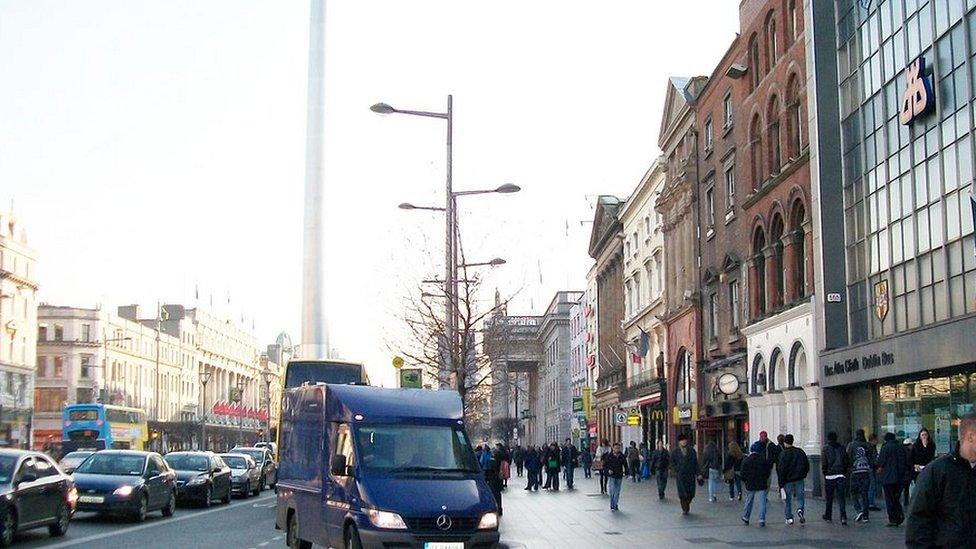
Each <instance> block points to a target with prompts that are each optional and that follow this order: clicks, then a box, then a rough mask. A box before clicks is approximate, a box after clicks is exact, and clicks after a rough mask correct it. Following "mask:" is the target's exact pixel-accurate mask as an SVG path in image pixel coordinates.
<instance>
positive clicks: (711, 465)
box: [700, 440, 722, 503]
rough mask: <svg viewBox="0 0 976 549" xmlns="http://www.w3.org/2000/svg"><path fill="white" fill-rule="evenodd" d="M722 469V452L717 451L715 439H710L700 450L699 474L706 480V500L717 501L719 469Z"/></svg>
mask: <svg viewBox="0 0 976 549" xmlns="http://www.w3.org/2000/svg"><path fill="white" fill-rule="evenodd" d="M721 470H722V454H721V453H719V451H718V447H717V446H715V441H714V440H710V441H708V444H706V445H705V451H704V452H702V463H701V473H700V474H701V476H702V477H704V478H706V479H707V481H708V501H709V502H710V503H714V502H716V501H718V483H719V474H720V473H719V471H721Z"/></svg>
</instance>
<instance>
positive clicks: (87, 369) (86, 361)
mask: <svg viewBox="0 0 976 549" xmlns="http://www.w3.org/2000/svg"><path fill="white" fill-rule="evenodd" d="M91 360H92V357H91V355H83V356H82V357H81V377H82V379H88V378H89V377H91Z"/></svg>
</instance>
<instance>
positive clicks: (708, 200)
mask: <svg viewBox="0 0 976 549" xmlns="http://www.w3.org/2000/svg"><path fill="white" fill-rule="evenodd" d="M705 220H706V222H707V227H708V229H709V230H711V229H712V228H713V227H715V187H709V188H708V189H706V190H705Z"/></svg>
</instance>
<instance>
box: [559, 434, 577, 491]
mask: <svg viewBox="0 0 976 549" xmlns="http://www.w3.org/2000/svg"><path fill="white" fill-rule="evenodd" d="M559 460H560V462H561V463H562V466H563V477H564V478H565V479H566V489H568V490H572V489H573V475H574V474H575V471H576V467H578V466H579V450H578V449H577V448H576V446H573V443H572V442H571V441H570V440H569V439H568V438H567V439H566V442H565V443H564V444H563V447H562V450H561V451H560V453H559Z"/></svg>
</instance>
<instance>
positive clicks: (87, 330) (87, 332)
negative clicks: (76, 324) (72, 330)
mask: <svg viewBox="0 0 976 549" xmlns="http://www.w3.org/2000/svg"><path fill="white" fill-rule="evenodd" d="M81 340H82V341H91V324H82V325H81Z"/></svg>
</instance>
